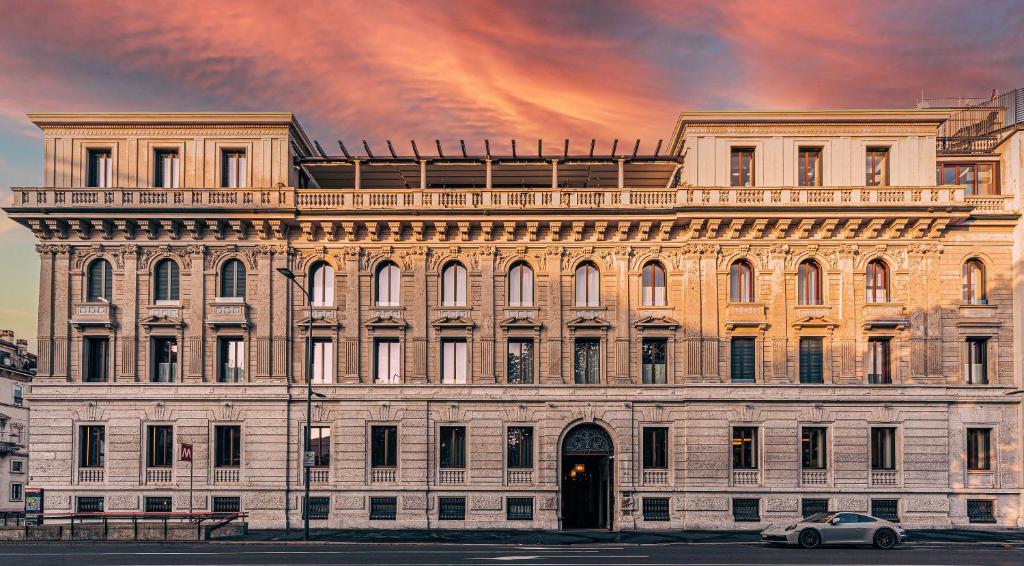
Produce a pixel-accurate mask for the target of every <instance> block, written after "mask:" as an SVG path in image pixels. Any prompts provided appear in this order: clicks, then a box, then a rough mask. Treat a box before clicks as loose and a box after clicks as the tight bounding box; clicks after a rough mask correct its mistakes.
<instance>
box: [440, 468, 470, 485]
mask: <svg viewBox="0 0 1024 566" xmlns="http://www.w3.org/2000/svg"><path fill="white" fill-rule="evenodd" d="M437 483H440V484H460V483H466V470H464V469H457V468H441V469H439V470H438V471H437Z"/></svg>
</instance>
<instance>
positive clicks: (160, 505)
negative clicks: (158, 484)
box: [143, 497, 171, 513]
mask: <svg viewBox="0 0 1024 566" xmlns="http://www.w3.org/2000/svg"><path fill="white" fill-rule="evenodd" d="M143 509H145V511H146V513H170V512H171V498H170V497H146V498H145V499H144V507H143Z"/></svg>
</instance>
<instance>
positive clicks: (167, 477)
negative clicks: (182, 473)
mask: <svg viewBox="0 0 1024 566" xmlns="http://www.w3.org/2000/svg"><path fill="white" fill-rule="evenodd" d="M172 481H174V469H173V468H146V483H171V482H172Z"/></svg>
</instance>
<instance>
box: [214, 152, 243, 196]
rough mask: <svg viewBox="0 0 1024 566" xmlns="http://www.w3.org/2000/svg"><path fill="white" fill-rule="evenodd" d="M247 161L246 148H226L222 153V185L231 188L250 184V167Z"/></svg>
mask: <svg viewBox="0 0 1024 566" xmlns="http://www.w3.org/2000/svg"><path fill="white" fill-rule="evenodd" d="M245 161H246V159H245V150H244V149H226V150H224V151H223V152H222V153H221V165H220V167H221V176H220V186H222V187H225V188H229V189H237V188H240V187H245V186H246V185H247V184H248V183H247V180H246V175H247V173H248V169H249V168H248V167H247V166H246V163H245Z"/></svg>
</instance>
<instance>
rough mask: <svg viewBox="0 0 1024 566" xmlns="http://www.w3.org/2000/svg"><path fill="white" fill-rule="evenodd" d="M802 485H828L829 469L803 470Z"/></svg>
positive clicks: (801, 474)
mask: <svg viewBox="0 0 1024 566" xmlns="http://www.w3.org/2000/svg"><path fill="white" fill-rule="evenodd" d="M800 485H828V470H801V471H800Z"/></svg>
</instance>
